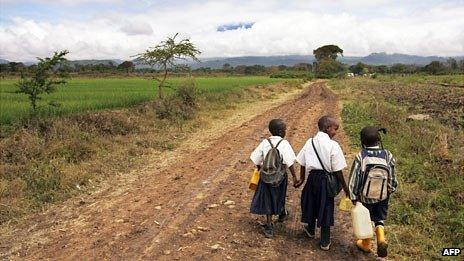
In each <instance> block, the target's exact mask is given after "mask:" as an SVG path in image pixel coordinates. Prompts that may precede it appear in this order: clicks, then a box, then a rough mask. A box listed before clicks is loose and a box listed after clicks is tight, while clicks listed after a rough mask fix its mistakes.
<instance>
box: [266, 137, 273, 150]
mask: <svg viewBox="0 0 464 261" xmlns="http://www.w3.org/2000/svg"><path fill="white" fill-rule="evenodd" d="M266 140H267V141H269V144H271V148H274V145H272V142H271V139H269V138H267V139H266Z"/></svg>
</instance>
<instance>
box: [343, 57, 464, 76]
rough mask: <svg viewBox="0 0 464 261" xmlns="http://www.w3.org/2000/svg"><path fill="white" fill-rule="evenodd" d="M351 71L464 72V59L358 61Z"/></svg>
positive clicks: (397, 72) (436, 73) (389, 72)
mask: <svg viewBox="0 0 464 261" xmlns="http://www.w3.org/2000/svg"><path fill="white" fill-rule="evenodd" d="M348 69H349V71H350V72H352V73H354V74H357V75H363V74H369V73H379V74H414V73H427V74H432V75H440V74H458V73H464V60H459V61H457V60H456V59H454V58H448V60H447V61H446V62H440V61H432V62H430V63H429V64H427V65H425V66H419V65H413V64H401V63H397V64H394V65H391V66H386V65H369V64H365V63H361V62H359V63H357V64H355V65H351V66H350V67H349V68H348Z"/></svg>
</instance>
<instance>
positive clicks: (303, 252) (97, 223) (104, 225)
mask: <svg viewBox="0 0 464 261" xmlns="http://www.w3.org/2000/svg"><path fill="white" fill-rule="evenodd" d="M325 114H332V115H335V116H337V117H338V116H339V108H338V99H337V97H336V96H335V95H334V94H333V93H332V92H331V91H330V90H329V89H327V88H326V87H325V83H323V82H316V83H313V84H311V85H307V86H305V88H304V89H303V90H302V91H298V92H293V93H287V94H285V95H282V96H281V97H280V98H279V99H276V100H273V101H266V102H262V103H260V104H251V105H250V106H248V107H244V108H240V109H239V110H237V111H236V113H235V114H233V115H230V117H226V118H224V119H221V120H217V121H215V122H214V123H213V124H211V125H208V128H204V129H202V130H200V131H198V132H197V133H195V134H193V135H192V136H191V137H190V138H189V139H187V140H186V141H185V142H183V143H182V145H181V146H179V148H178V149H175V150H173V151H170V152H163V153H161V154H160V153H153V154H152V155H149V156H146V158H145V162H146V165H145V166H143V167H141V168H138V169H134V170H133V171H132V172H130V173H127V174H126V175H120V176H118V178H117V179H115V180H112V181H109V182H107V183H106V184H105V185H104V186H102V188H101V190H100V191H97V192H95V193H92V194H90V195H85V196H83V197H81V198H75V199H72V200H68V201H67V202H65V203H63V204H61V205H59V206H55V207H51V208H50V209H49V210H48V211H46V212H44V213H42V214H38V215H34V216H31V217H29V218H27V219H25V220H24V221H23V222H20V223H19V224H18V225H15V227H2V228H1V233H2V234H1V239H0V251H1V252H2V253H3V254H2V255H0V256H1V257H3V258H7V259H16V258H17V259H23V258H27V259H42V258H53V259H169V260H171V259H185V258H188V259H244V258H259V259H359V258H366V257H367V256H365V255H362V254H360V253H358V251H357V250H356V249H355V248H354V247H353V240H352V236H351V235H352V232H351V231H352V230H351V226H350V224H349V222H348V214H346V213H339V212H336V226H335V227H334V228H333V230H332V238H333V239H332V242H333V247H332V249H331V250H330V251H328V252H323V251H321V250H319V248H318V241H317V239H316V240H314V239H313V240H310V239H308V238H306V237H305V236H304V235H303V233H302V232H301V225H300V207H299V204H300V200H299V198H300V194H301V189H298V190H296V189H294V188H293V187H291V184H290V185H289V188H288V195H287V196H288V198H287V202H288V208H289V209H290V211H291V217H290V219H289V220H287V221H286V222H285V223H284V224H283V225H281V226H278V227H277V230H276V236H275V238H273V239H265V238H264V236H263V235H262V234H261V230H260V229H259V225H258V221H260V220H262V219H261V217H257V216H253V215H251V214H250V213H249V204H250V200H251V197H252V193H251V192H250V191H249V190H248V188H247V186H248V180H249V178H250V175H251V171H252V169H253V166H252V164H251V163H250V161H249V160H248V156H249V154H250V152H251V151H252V150H253V149H254V147H255V146H256V145H257V144H258V143H259V141H260V140H261V139H262V138H263V137H265V136H267V135H268V131H267V123H268V122H269V120H271V119H272V118H282V119H284V120H285V121H286V123H287V126H288V137H287V139H288V140H289V141H290V143H291V144H292V145H293V148H294V149H295V151H296V152H298V151H299V150H300V149H301V147H302V146H303V144H304V142H305V141H306V139H307V138H308V137H309V136H311V135H314V134H315V133H316V122H317V119H318V118H319V117H320V116H322V115H325ZM337 139H338V141H339V142H340V143H341V144H342V147H343V148H344V149H345V151H348V150H347V149H348V147H347V139H346V137H345V135H344V133H343V130H342V131H341V132H340V133H339V135H338V138H337ZM226 202H227V203H226Z"/></svg>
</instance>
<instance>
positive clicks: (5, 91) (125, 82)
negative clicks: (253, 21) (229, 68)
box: [0, 76, 282, 125]
mask: <svg viewBox="0 0 464 261" xmlns="http://www.w3.org/2000/svg"><path fill="white" fill-rule="evenodd" d="M183 81H186V78H172V79H169V83H170V84H171V85H172V86H176V85H179V84H182V82H183ZM279 81H282V79H271V78H269V77H261V76H247V77H210V78H206V77H204V78H195V82H196V85H197V87H198V88H199V90H200V91H202V92H225V91H230V90H235V89H237V88H244V87H247V86H250V85H257V84H269V83H276V82H279ZM16 82H17V80H1V81H0V106H1V108H0V125H1V124H11V123H13V122H15V121H17V120H19V119H21V118H23V117H27V116H28V115H29V112H30V105H29V101H28V98H27V96H26V95H24V94H18V93H15V91H16V90H17V87H16V86H15V84H16ZM167 91H169V89H167ZM156 95H157V92H156V88H155V86H154V82H153V80H150V79H142V78H102V79H94V78H93V79H70V80H69V81H68V83H67V84H66V85H65V86H62V87H59V88H58V91H56V92H55V93H52V94H48V95H47V94H45V95H43V96H42V97H43V99H42V100H41V102H40V105H41V106H42V107H41V108H40V113H41V115H44V116H50V115H52V116H59V115H70V114H76V113H81V112H88V111H96V110H101V109H107V108H122V107H130V106H133V105H135V104H138V103H141V102H144V101H148V100H151V99H153V98H154V97H156ZM49 102H57V103H59V104H60V105H59V106H58V107H52V106H47V104H48V103H49Z"/></svg>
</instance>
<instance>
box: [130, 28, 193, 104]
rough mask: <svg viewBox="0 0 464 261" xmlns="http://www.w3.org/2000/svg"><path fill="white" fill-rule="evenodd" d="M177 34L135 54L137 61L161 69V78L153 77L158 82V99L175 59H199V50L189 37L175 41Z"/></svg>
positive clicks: (161, 96) (161, 94)
mask: <svg viewBox="0 0 464 261" xmlns="http://www.w3.org/2000/svg"><path fill="white" fill-rule="evenodd" d="M177 35H178V34H175V35H174V37H168V39H167V40H165V41H162V42H161V43H159V44H158V45H156V46H155V47H151V48H149V49H147V50H146V51H145V52H144V53H141V54H138V55H136V60H137V61H140V62H142V63H144V64H147V65H150V66H151V67H154V66H157V67H158V68H160V69H161V70H162V72H163V74H162V78H161V79H158V78H156V77H154V79H155V80H156V81H157V82H158V83H159V84H158V96H159V98H160V99H162V98H163V87H165V82H166V78H167V75H168V70H169V69H172V68H173V67H175V62H176V61H178V60H187V59H188V58H190V59H193V60H194V61H199V60H198V58H197V55H199V54H200V53H201V52H200V51H199V50H198V49H197V48H196V47H195V45H194V44H193V43H191V42H190V41H189V39H183V40H181V41H179V42H176V41H175V40H176V37H177Z"/></svg>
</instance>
